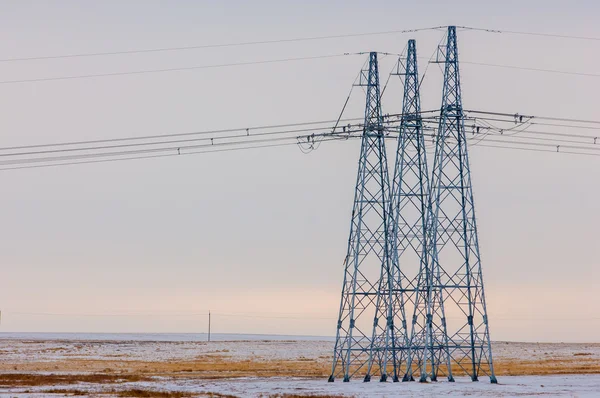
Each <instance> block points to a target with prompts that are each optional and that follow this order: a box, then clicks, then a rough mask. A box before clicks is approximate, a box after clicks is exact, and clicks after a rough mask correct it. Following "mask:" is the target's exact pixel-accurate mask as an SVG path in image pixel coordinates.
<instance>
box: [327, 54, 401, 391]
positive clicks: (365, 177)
mask: <svg viewBox="0 0 600 398" xmlns="http://www.w3.org/2000/svg"><path fill="white" fill-rule="evenodd" d="M359 84H360V85H363V86H365V89H366V108H365V119H364V125H363V131H362V141H361V142H362V143H361V151H360V159H359V162H358V175H357V180H356V189H355V193H354V207H353V209H352V222H351V224H350V238H349V239H348V251H347V254H346V259H345V272H344V283H343V285H342V298H341V303H340V312H339V318H338V324H337V332H336V342H335V349H334V353H333V365H332V370H331V376H330V377H329V381H334V379H335V378H336V377H337V376H339V375H343V377H344V379H343V380H344V381H350V378H351V377H352V376H353V375H355V374H357V373H361V374H365V379H364V380H365V381H369V380H370V375H371V372H372V371H374V370H377V371H382V369H381V366H380V363H381V358H382V355H383V354H382V352H383V351H382V350H384V349H385V346H384V344H385V341H382V340H381V339H378V338H376V337H375V336H386V335H387V333H386V330H385V329H386V328H387V322H386V318H387V307H388V304H387V303H389V301H390V297H391V294H392V292H391V288H390V286H391V279H390V260H389V259H390V256H389V242H390V240H389V226H388V215H387V213H388V210H389V203H388V200H389V191H390V189H389V176H388V170H387V157H386V150H385V139H384V125H383V118H382V113H381V94H380V87H379V70H378V64H377V53H375V52H372V53H370V54H369V68H368V70H363V71H361V75H360V83H359ZM382 318H383V319H382ZM378 368H379V369H378Z"/></svg>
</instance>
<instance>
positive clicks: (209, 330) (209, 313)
mask: <svg viewBox="0 0 600 398" xmlns="http://www.w3.org/2000/svg"><path fill="white" fill-rule="evenodd" d="M208 341H210V310H209V311H208Z"/></svg>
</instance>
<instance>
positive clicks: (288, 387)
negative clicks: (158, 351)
mask: <svg viewBox="0 0 600 398" xmlns="http://www.w3.org/2000/svg"><path fill="white" fill-rule="evenodd" d="M47 389H48V388H47V387H34V388H27V389H24V388H8V389H0V397H16V396H18V397H41V396H44V397H45V396H53V397H55V396H56V395H55V394H47V393H44V391H46V390H47ZM52 389H53V390H60V389H65V390H67V391H68V390H80V391H81V390H83V391H88V392H89V394H90V395H94V394H95V393H98V392H100V391H101V389H100V388H99V387H98V386H95V385H90V384H87V385H86V384H76V385H65V386H53V387H52ZM114 389H115V390H116V391H117V392H118V391H124V390H130V389H142V390H145V391H148V390H154V391H180V392H187V393H190V394H192V396H194V395H196V394H197V396H207V395H208V394H210V393H212V394H215V395H214V396H218V395H216V394H223V395H227V396H236V397H249V398H250V397H269V396H278V395H279V396H282V395H284V394H296V395H306V396H311V395H317V396H319V395H335V396H347V397H398V396H410V397H463V396H472V397H546V396H547V397H582V398H583V397H599V396H600V375H572V376H506V377H503V378H501V380H500V383H499V384H497V385H493V384H489V383H488V382H487V381H483V380H482V381H480V382H477V383H472V382H471V381H470V380H468V379H461V378H458V379H457V380H456V383H448V382H444V381H442V382H437V383H425V384H422V383H418V382H411V383H391V382H388V383H378V382H371V383H362V382H360V381H351V382H350V383H338V382H335V383H327V382H326V381H325V380H307V379H288V378H285V379H284V378H262V379H261V378H241V379H233V380H191V379H181V380H179V379H178V380H173V379H168V380H167V379H164V380H160V379H159V380H157V381H155V382H143V383H124V384H120V385H118V386H116V387H114ZM25 391H26V392H25ZM102 396H106V395H102Z"/></svg>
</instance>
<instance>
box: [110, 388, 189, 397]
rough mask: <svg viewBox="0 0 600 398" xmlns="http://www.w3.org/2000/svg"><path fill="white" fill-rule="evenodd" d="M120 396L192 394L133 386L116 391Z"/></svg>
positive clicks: (181, 395)
mask: <svg viewBox="0 0 600 398" xmlns="http://www.w3.org/2000/svg"><path fill="white" fill-rule="evenodd" d="M116 395H117V396H118V397H138V398H185V397H191V396H192V394H190V393H186V392H182V391H156V390H142V389H139V388H133V389H129V390H123V391H118V392H116Z"/></svg>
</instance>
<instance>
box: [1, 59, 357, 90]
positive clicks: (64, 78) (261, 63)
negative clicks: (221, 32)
mask: <svg viewBox="0 0 600 398" xmlns="http://www.w3.org/2000/svg"><path fill="white" fill-rule="evenodd" d="M349 55H360V53H343V54H331V55H316V56H310V57H296V58H280V59H270V60H261V61H248V62H233V63H227V64H216V65H198V66H187V67H180V68H165V69H147V70H138V71H129V72H110V73H97V74H89V75H71V76H56V77H43V78H37V79H20V80H2V81H0V84H15V83H36V82H48V81H60V80H74V79H90V78H97V77H110V76H129V75H139V74H148V73H163V72H179V71H186V70H197V69H213V68H226V67H233V66H248V65H263V64H274V63H282V62H293V61H306V60H315V59H326V58H338V57H344V56H349Z"/></svg>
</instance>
